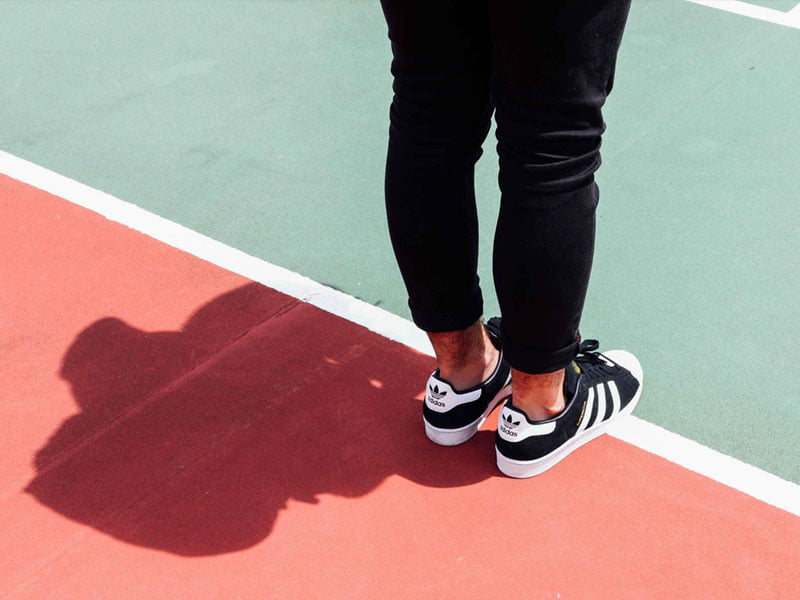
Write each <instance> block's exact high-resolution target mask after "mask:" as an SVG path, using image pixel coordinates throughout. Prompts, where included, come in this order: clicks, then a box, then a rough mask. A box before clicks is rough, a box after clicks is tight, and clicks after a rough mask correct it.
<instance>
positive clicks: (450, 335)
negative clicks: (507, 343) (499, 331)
mask: <svg viewBox="0 0 800 600" xmlns="http://www.w3.org/2000/svg"><path fill="white" fill-rule="evenodd" d="M428 337H429V338H430V340H431V343H432V344H433V349H434V351H435V352H436V360H437V362H438V363H439V375H440V376H441V377H442V379H445V380H446V381H448V382H450V384H451V385H452V386H453V387H454V388H455V389H457V390H466V389H469V388H471V387H474V386H476V385H478V384H480V383H482V382H483V381H486V379H488V377H489V376H490V375H491V374H492V372H493V371H494V368H495V366H496V365H497V360H498V356H499V352H498V350H497V349H496V348H495V347H494V345H492V342H491V340H490V339H489V335H488V333H487V332H486V328H485V327H484V326H483V323H482V322H481V321H476V322H475V323H473V324H472V325H471V326H469V327H468V328H467V329H461V330H458V331H445V332H440V333H429V334H428Z"/></svg>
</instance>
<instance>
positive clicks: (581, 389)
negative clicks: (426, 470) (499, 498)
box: [495, 340, 643, 478]
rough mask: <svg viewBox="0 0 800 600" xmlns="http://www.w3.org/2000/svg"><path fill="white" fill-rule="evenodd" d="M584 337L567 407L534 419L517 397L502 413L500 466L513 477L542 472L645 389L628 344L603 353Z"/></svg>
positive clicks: (627, 409)
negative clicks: (541, 419) (515, 404)
mask: <svg viewBox="0 0 800 600" xmlns="http://www.w3.org/2000/svg"><path fill="white" fill-rule="evenodd" d="M596 349H597V342H596V341H595V340H585V341H584V342H583V343H582V344H581V351H580V353H579V354H578V356H577V357H576V359H575V361H574V362H573V363H572V364H570V365H569V366H568V367H567V369H566V373H565V381H564V393H565V396H566V398H567V405H566V407H565V408H564V410H563V411H562V412H561V413H560V414H558V415H557V416H555V417H553V418H552V419H548V420H545V421H531V420H530V419H528V417H527V415H526V414H525V413H524V412H523V411H522V410H520V409H518V408H517V407H515V406H514V399H513V397H512V398H510V399H509V401H508V402H507V403H506V404H505V406H504V407H503V409H502V411H501V412H500V417H499V419H498V426H497V436H496V443H495V450H496V454H497V467H498V468H499V469H500V471H502V472H503V473H504V474H506V475H508V476H509V477H517V478H524V477H532V476H534V475H538V474H540V473H543V472H544V471H546V470H547V469H549V468H550V467H552V466H554V465H555V464H556V463H558V462H559V461H560V460H562V459H563V458H565V457H566V456H568V455H569V454H570V453H571V452H572V451H573V450H576V449H577V448H580V447H581V446H582V445H583V444H585V443H586V442H589V441H591V440H593V439H595V438H596V437H598V436H599V435H601V434H602V433H604V432H605V431H606V429H607V428H608V425H609V423H611V422H612V421H613V420H615V419H616V418H618V417H620V416H624V415H629V414H630V413H631V412H633V409H634V407H635V406H636V403H637V402H638V401H639V396H640V395H641V392H642V380H643V378H642V367H641V365H640V364H639V361H638V360H637V359H636V357H635V356H634V355H633V354H631V353H630V352H625V351H624V350H611V351H609V352H604V353H602V354H600V353H597V352H594V350H596Z"/></svg>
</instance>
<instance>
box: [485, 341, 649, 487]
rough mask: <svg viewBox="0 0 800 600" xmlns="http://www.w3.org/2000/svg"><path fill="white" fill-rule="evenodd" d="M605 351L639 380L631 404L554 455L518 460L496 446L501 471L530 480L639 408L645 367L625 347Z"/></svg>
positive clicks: (560, 448)
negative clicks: (507, 455)
mask: <svg viewBox="0 0 800 600" xmlns="http://www.w3.org/2000/svg"><path fill="white" fill-rule="evenodd" d="M602 354H604V355H605V356H607V357H608V358H610V359H611V360H613V361H614V362H615V363H618V364H620V365H622V366H623V367H625V368H626V369H628V371H630V372H631V373H632V374H633V376H634V377H635V378H636V379H637V380H638V381H639V389H638V390H636V394H635V395H634V396H633V399H632V400H631V401H630V402H629V403H628V405H627V406H626V407H625V408H624V409H622V410H621V411H619V413H617V414H616V415H615V416H614V417H612V418H611V419H609V420H608V421H604V422H603V423H601V424H600V425H597V426H596V427H592V428H591V429H589V430H584V431H583V432H581V433H580V434H578V435H576V436H575V437H573V438H571V439H569V440H567V441H566V442H564V445H562V446H559V447H558V448H556V449H555V450H553V451H552V452H551V453H550V454H547V455H545V456H542V457H541V458H537V459H534V460H514V459H511V458H507V457H505V456H503V455H502V454H500V451H499V450H497V448H495V454H496V455H497V468H498V469H500V472H501V473H503V474H504V475H507V476H509V477H514V478H515V479H527V478H528V477H533V476H534V475H540V474H542V473H544V472H545V471H547V470H548V469H550V468H552V467H554V466H555V465H556V464H558V463H559V462H561V461H562V460H564V459H565V458H566V457H567V456H569V455H570V454H571V453H572V452H574V451H575V450H577V449H578V448H580V447H581V446H583V445H584V444H586V443H588V442H591V441H592V440H593V439H595V438H597V437H599V436H601V435H602V434H604V433H605V432H606V430H607V429H608V427H609V425H610V424H611V423H613V422H614V421H616V420H617V419H620V418H622V417H626V416H628V415H630V414H631V413H632V412H633V409H634V408H636V405H637V404H638V402H639V397H640V396H641V395H642V387H643V385H644V377H643V374H642V366H641V364H639V360H638V359H637V358H636V357H635V356H634V355H633V354H631V353H630V352H626V351H625V350H611V351H609V352H603V353H602Z"/></svg>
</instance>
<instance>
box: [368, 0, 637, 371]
mask: <svg viewBox="0 0 800 600" xmlns="http://www.w3.org/2000/svg"><path fill="white" fill-rule="evenodd" d="M629 4H630V0H382V5H383V11H384V15H385V17H386V21H387V23H388V26H389V38H390V40H391V44H392V53H393V57H394V59H393V61H392V74H393V76H394V86H393V89H394V99H393V101H392V105H391V111H390V132H389V149H388V157H387V164H386V209H387V216H388V221H389V233H390V236H391V240H392V245H393V248H394V251H395V255H396V257H397V262H398V264H399V266H400V271H401V273H402V276H403V280H404V282H405V284H406V288H407V290H408V295H409V306H410V308H411V313H412V317H413V319H414V322H415V323H416V324H417V325H418V326H419V327H420V328H422V329H424V330H425V331H429V332H440V331H452V330H457V329H464V328H466V327H468V326H469V325H471V324H472V323H474V322H475V321H476V320H477V319H478V318H480V316H481V315H482V313H483V298H482V295H481V289H480V286H479V282H478V275H477V258H478V220H477V212H476V207H475V192H474V185H473V174H474V166H475V162H476V161H477V160H478V158H479V157H480V155H481V145H482V143H483V141H484V139H485V138H486V135H487V133H488V131H489V127H490V120H491V117H492V113H494V115H495V119H496V122H497V142H498V143H497V152H498V155H499V161H500V175H499V183H500V190H501V204H500V214H499V217H498V221H497V228H496V231H495V239H494V255H493V272H494V282H495V289H496V293H497V297H498V301H499V304H500V310H501V313H502V317H503V344H504V346H503V347H504V352H505V356H506V358H507V359H508V361H509V363H510V364H511V365H512V366H513V367H514V368H516V369H519V370H521V371H524V372H528V373H546V372H551V371H556V370H558V369H561V368H564V367H565V366H566V365H567V364H569V362H570V361H571V360H572V359H573V358H574V357H575V355H576V354H577V351H578V340H579V336H578V325H579V322H580V316H581V312H582V310H583V303H584V300H585V297H586V290H587V287H588V284H589V274H590V271H591V265H592V256H593V251H594V235H595V208H596V206H597V201H598V190H597V186H596V184H595V182H594V172H595V171H596V170H597V168H598V167H599V166H600V139H601V135H602V133H603V130H604V127H605V125H604V123H603V117H602V114H601V107H602V105H603V103H604V102H605V99H606V96H607V95H608V93H609V92H610V91H611V86H612V82H613V76H614V65H615V61H616V56H617V50H618V48H619V44H620V41H621V38H622V32H623V29H624V25H625V20H626V18H627V14H628V9H629Z"/></svg>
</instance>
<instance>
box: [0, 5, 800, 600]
mask: <svg viewBox="0 0 800 600" xmlns="http://www.w3.org/2000/svg"><path fill="white" fill-rule="evenodd" d="M43 6H45V5H38V6H37V5H32V4H27V3H26V4H8V5H4V9H5V10H6V11H7V13H8V18H7V19H5V24H4V26H3V35H2V36H0V50H2V51H3V53H4V55H5V56H8V57H10V59H9V60H8V61H4V63H3V65H2V67H0V68H3V69H4V71H6V72H5V73H4V77H3V80H4V81H6V82H7V86H6V89H5V90H4V91H3V92H2V96H3V101H4V104H5V106H4V111H3V113H2V115H0V123H1V124H2V128H1V129H0V142H2V143H0V147H2V149H4V150H7V151H10V152H12V153H15V154H17V155H20V156H23V157H25V158H27V159H29V160H33V161H34V162H37V163H39V164H43V165H45V166H47V167H49V168H52V169H54V170H56V171H58V172H61V173H65V174H67V175H69V176H72V177H74V178H76V179H78V180H80V181H83V182H86V183H89V184H91V185H93V186H95V187H98V188H100V189H103V190H105V191H109V192H111V193H113V194H115V195H117V196H119V197H122V198H124V199H126V200H129V201H132V202H135V203H136V204H139V205H141V206H144V207H146V208H148V209H150V210H153V211H154V212H156V213H159V214H162V215H164V216H167V217H169V218H172V219H174V220H177V221H179V222H182V223H184V224H186V225H188V226H190V227H192V228H194V229H197V230H200V231H203V232H205V233H208V234H209V235H211V236H212V237H215V238H217V239H221V240H223V241H225V242H227V243H229V244H231V245H234V246H236V247H239V248H242V249H244V250H246V251H248V252H250V253H252V254H255V255H257V256H261V257H263V258H266V259H267V260H270V261H272V262H276V263H278V264H281V265H283V266H287V267H289V268H293V269H294V270H296V271H299V272H301V273H303V274H306V275H309V276H311V277H312V278H314V279H317V280H319V281H323V282H325V283H329V284H331V285H333V286H335V287H338V288H341V289H343V290H345V291H346V292H348V293H352V294H355V295H358V296H361V297H363V298H366V299H367V300H369V301H371V302H373V303H379V304H382V305H383V306H384V307H386V308H388V309H389V310H392V311H393V312H398V313H400V314H403V312H404V308H403V300H402V294H401V293H400V291H399V290H400V288H399V278H398V277H397V276H396V273H395V272H394V271H393V270H392V269H393V266H392V261H391V257H390V256H389V253H388V252H389V250H388V242H387V241H386V239H385V236H384V235H383V233H382V229H381V227H382V225H381V221H382V215H381V208H380V202H376V200H375V199H376V198H380V183H381V181H380V180H381V161H382V158H381V155H382V153H383V143H384V140H385V120H386V113H385V106H386V103H387V102H388V95H387V91H386V90H387V89H388V79H387V77H386V74H385V70H386V68H387V61H388V57H387V52H388V51H387V48H386V42H385V39H384V26H383V25H382V23H381V22H380V14H379V11H378V9H377V6H376V5H373V4H371V3H334V2H330V3H327V2H302V3H263V4H242V5H229V4H212V5H208V6H199V5H196V4H165V5H140V4H135V5H96V4H75V5H72V4H70V5H67V4H56V5H46V6H47V10H44V8H43ZM134 17H135V18H134ZM131 23H133V24H134V25H131ZM799 35H800V32H798V31H797V30H792V29H788V28H781V27H778V26H775V25H769V24H766V23H759V22H756V21H752V20H749V19H744V18H742V17H737V16H734V15H729V14H725V13H721V12H719V11H713V10H709V9H706V8H703V7H698V6H694V5H690V4H686V3H681V2H674V3H672V2H638V3H636V2H635V3H634V9H633V12H632V16H631V22H630V24H629V27H628V32H627V34H626V41H625V42H626V43H625V44H623V55H622V57H621V63H620V71H619V78H618V82H617V88H616V91H615V94H614V97H612V103H611V104H610V105H609V110H608V112H607V119H608V120H609V122H610V124H611V129H610V131H609V138H608V140H607V143H606V152H605V153H604V156H605V159H606V167H605V171H604V174H603V180H602V181H601V185H602V187H603V192H604V198H605V200H604V202H603V209H602V212H601V215H600V218H601V238H602V239H603V240H604V241H603V242H601V246H600V249H599V257H598V267H597V270H596V271H595V278H594V282H593V288H592V292H591V294H592V296H591V297H590V303H591V302H592V299H594V302H593V304H591V305H590V306H592V308H590V310H591V312H590V313H587V316H586V319H585V321H584V323H585V325H584V332H585V333H586V334H587V335H589V336H591V337H599V338H600V339H601V341H603V343H604V345H606V346H626V347H630V348H631V349H634V350H635V351H637V352H638V353H639V354H640V355H642V357H643V363H644V365H645V367H646V368H647V367H648V364H657V365H658V369H651V370H649V371H647V372H646V377H647V384H646V385H647V389H646V392H645V395H644V396H643V399H642V403H641V407H640V409H639V410H637V414H639V416H641V417H643V418H646V419H648V420H651V421H654V422H656V423H659V424H662V425H664V426H666V427H667V428H669V429H671V430H673V431H678V432H679V433H681V434H683V435H685V436H687V437H690V438H692V439H697V440H699V441H701V442H703V443H705V444H707V445H710V446H712V447H714V448H716V449H719V450H722V451H724V452H727V453H729V454H732V455H734V456H736V457H738V458H741V459H742V460H745V461H747V462H750V463H753V464H756V465H757V466H760V467H762V468H765V469H766V470H768V471H770V472H773V473H776V474H778V475H780V476H782V477H784V478H786V479H789V480H792V481H798V480H800V472H798V468H800V467H798V461H797V450H796V448H797V442H798V435H800V434H798V432H797V428H796V426H795V424H796V423H797V421H798V405H797V403H794V402H781V400H782V398H784V397H785V390H786V389H787V388H792V387H793V386H794V384H795V383H796V382H793V381H791V380H788V381H787V378H790V377H792V373H793V372H794V370H793V369H794V365H793V361H792V359H791V352H790V340H791V339H792V338H793V337H794V336H795V333H796V332H795V329H796V328H797V327H798V325H797V320H796V319H792V318H791V317H792V315H796V306H795V303H794V300H793V299H794V296H795V294H796V292H797V291H798V290H797V285H798V284H797V277H796V275H797V273H796V271H797V267H796V261H794V259H793V258H791V257H793V256H796V255H797V250H798V248H797V247H796V246H797V245H798V241H797V239H796V235H795V232H796V231H797V228H796V225H797V220H798V219H797V209H796V206H795V203H794V202H792V200H793V198H792V196H791V194H792V193H793V190H795V189H796V187H797V186H796V183H797V174H796V169H795V168H794V164H793V163H795V162H796V160H795V158H796V154H794V155H793V154H792V152H791V149H792V148H797V147H798V143H800V133H799V132H798V125H797V123H796V122H795V121H794V120H792V119H790V118H789V115H792V114H794V108H793V107H794V98H795V97H796V91H797V87H798V86H797V83H798V82H797V75H796V70H795V68H794V60H793V59H792V58H791V57H793V56H797V50H798V45H799V42H798V40H799V38H798V36H799ZM209 40H214V43H211V42H209ZM720 44H722V45H720ZM726 44H727V45H726ZM721 47H725V48H732V47H735V48H736V49H737V52H733V51H725V52H720V51H719V48H721ZM287 48H292V50H293V51H292V52H287V50H286V49H287ZM712 50H714V51H712ZM767 85H768V86H769V87H768V89H769V90H770V94H764V89H765V88H766V87H767ZM667 92H669V93H667ZM665 96H667V97H665ZM287 124H290V126H289V125H287ZM615 128H616V133H614V132H615ZM488 146H489V147H491V142H489V143H488ZM667 157H668V159H667ZM482 164H483V169H484V170H483V172H482V174H481V179H480V181H479V193H481V190H482V195H483V196H484V197H485V199H486V203H485V205H484V207H483V211H482V214H483V215H484V221H485V222H487V223H488V222H489V221H490V220H491V216H492V212H493V210H495V209H496V192H495V191H494V189H493V187H492V186H493V175H492V173H491V168H492V164H491V161H487V160H484V161H483V163H482ZM0 207H1V208H2V211H3V215H2V226H1V227H2V236H1V237H0V241H1V242H2V245H3V251H4V254H5V255H6V257H7V258H6V259H4V261H3V265H2V267H1V268H2V281H3V282H4V283H3V291H2V311H3V315H2V316H3V322H2V327H3V330H4V331H3V334H2V339H3V343H4V346H5V347H6V348H7V350H8V351H7V352H5V351H4V352H3V356H2V358H0V369H1V371H0V372H2V374H3V378H4V381H6V382H13V384H12V385H7V387H6V391H5V392H4V395H6V399H5V400H4V401H3V402H2V407H0V410H2V411H3V413H4V414H3V416H2V419H0V423H2V428H3V430H2V436H3V437H2V454H3V460H2V461H0V469H2V477H0V481H2V482H3V484H2V485H3V487H2V488H1V489H0V502H1V503H2V504H0V548H2V551H3V557H4V558H3V561H2V562H0V596H2V597H10V598H23V597H42V598H52V597H58V598H61V597H64V598H66V597H91V594H95V595H97V596H99V597H131V598H133V597H137V598H138V597H141V598H149V597H158V596H165V595H168V596H171V597H172V596H174V597H192V598H196V597H309V598H314V597H320V596H323V595H324V596H327V597H337V596H342V597H364V596H368V595H369V596H377V597H408V598H418V597H428V596H440V597H489V598H491V597H499V596H500V595H507V594H509V595H511V596H512V597H513V596H514V594H515V593H516V592H519V597H533V598H536V597H541V598H557V597H559V596H558V594H561V597H564V598H569V597H575V598H587V597H601V598H641V597H664V598H676V597H697V598H709V597H725V598H728V597H742V598H750V597H777V598H783V597H785V598H795V597H798V595H800V585H799V584H798V578H797V575H798V565H800V545H799V543H798V540H800V535H798V534H800V525H798V519H797V518H796V517H793V516H791V515H789V514H787V513H784V512H782V511H780V510H777V509H774V508H771V507H768V506H766V505H764V504H762V503H760V502H757V501H755V500H752V499H750V498H748V497H747V496H744V495H743V494H740V493H738V492H734V491H731V490H729V489H727V488H724V487H723V486H720V485H718V484H715V483H713V482H711V481H709V480H707V479H705V478H702V477H700V476H697V475H694V474H691V473H689V472H687V471H685V470H683V469H680V468H678V467H676V466H674V465H671V464H670V463H667V462H666V461H664V460H662V459H659V458H656V457H654V456H652V455H649V454H647V453H645V452H643V451H641V450H638V449H635V448H632V447H630V446H628V445H626V444H623V443H622V442H619V441H617V440H614V439H610V438H603V439H602V440H600V441H598V442H597V443H596V444H593V445H591V446H589V447H587V448H586V449H584V450H583V451H581V452H579V453H576V454H575V455H574V457H573V458H571V459H570V460H569V461H567V462H565V463H563V464H562V465H561V466H559V468H558V469H554V470H553V471H552V472H551V473H548V474H546V475H545V476H543V477H540V478H537V479H536V480H533V481H529V482H515V481H510V480H506V479H504V478H502V477H499V476H498V474H497V473H496V472H495V470H494V466H493V461H492V453H491V443H492V436H491V433H490V432H489V431H488V430H487V431H486V432H484V433H481V434H479V436H478V437H477V438H476V439H475V440H474V441H472V442H471V443H470V444H467V445H466V446H464V447H461V448H458V449H451V450H447V449H440V448H437V447H434V446H432V445H431V444H429V443H427V442H426V441H425V439H424V436H423V435H422V433H421V427H420V424H419V401H420V398H421V393H422V384H423V382H424V380H425V378H426V376H427V374H428V373H429V371H430V369H431V360H430V359H429V358H428V357H424V356H420V355H418V354H416V353H415V352H413V351H410V350H408V349H406V348H404V347H403V346H401V345H399V344H395V343H392V342H388V341H386V340H384V339H382V338H379V337H377V336H375V335H373V334H370V333H369V332H367V331H366V330H363V329H361V328H360V327H358V326H355V325H352V324H348V323H346V322H344V321H342V320H341V319H338V318H335V317H332V316H330V315H327V314H326V313H324V312H322V311H320V310H318V309H315V308H312V307H310V306H307V305H304V304H302V303H299V302H297V301H296V300H293V299H291V298H288V297H285V296H282V295H280V294H277V293H276V292H271V291H270V290H268V289H266V288H263V287H261V286H258V285H255V284H252V283H249V282H247V281H246V280H243V279H242V278H240V277H238V276H235V275H232V274H230V273H226V272H224V271H222V270H220V269H218V268H215V267H213V266H210V265H208V264H206V263H203V262H202V261H199V260H198V259H195V258H192V257H189V256H186V255H184V254H181V253H180V252H178V251H176V250H173V249H171V248H169V247H166V246H163V245H161V244H159V243H156V242H153V241H152V240H150V239H148V238H145V237H144V236H141V235H139V234H136V233H134V232H131V231H130V230H127V229H125V228H124V227H122V226H119V225H113V224H111V223H109V222H107V221H105V220H103V219H102V218H100V217H97V216H96V215H93V214H92V213H89V212H88V211H85V210H83V209H79V208H77V207H74V206H73V205H71V204H69V203H67V202H65V201H63V200H59V199H56V198H53V197H51V196H48V195H46V194H44V193H42V192H38V191H35V190H33V189H31V188H29V187H27V186H23V185H21V184H19V183H17V182H14V181H12V180H9V179H8V178H2V180H0ZM327 208H330V211H328V210H326V209H327ZM490 236H491V230H490V228H489V227H487V229H486V241H487V243H488V240H489V239H490ZM484 247H488V246H487V244H486V243H485V244H484ZM354 266H357V268H354ZM484 273H485V275H484V281H487V282H489V281H490V277H489V274H488V271H486V269H484ZM632 322H633V323H635V324H636V327H633V326H631V323H632ZM793 328H794V329H793ZM743 374H746V377H744V376H743ZM794 387H796V386H794ZM754 402H758V403H759V404H763V403H764V402H769V403H770V409H769V411H766V414H764V413H758V414H757V415H755V416H748V415H750V413H751V412H752V411H751V410H750V408H751V405H752V404H753V403H754ZM387 415H391V417H392V418H391V419H387ZM621 457H622V460H621V459H620V458H621ZM565 557H566V558H565ZM523 572H530V573H531V577H530V580H531V581H534V582H535V583H536V585H535V586H534V587H527V588H526V587H518V586H519V579H518V578H519V577H520V574H521V573H523ZM509 573H513V574H515V576H509Z"/></svg>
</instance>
